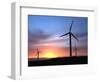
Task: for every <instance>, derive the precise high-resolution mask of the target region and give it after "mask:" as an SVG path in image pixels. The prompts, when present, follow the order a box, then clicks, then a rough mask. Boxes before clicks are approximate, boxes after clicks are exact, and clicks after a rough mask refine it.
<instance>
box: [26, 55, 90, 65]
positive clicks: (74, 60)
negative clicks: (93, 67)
mask: <svg viewBox="0 0 100 82" xmlns="http://www.w3.org/2000/svg"><path fill="white" fill-rule="evenodd" d="M74 64H88V57H87V56H77V57H62V58H52V59H48V60H45V59H41V60H37V61H36V60H35V61H32V60H31V61H28V66H48V65H74Z"/></svg>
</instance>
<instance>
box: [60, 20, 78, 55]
mask: <svg viewBox="0 0 100 82" xmlns="http://www.w3.org/2000/svg"><path fill="white" fill-rule="evenodd" d="M72 25H73V21H72V23H71V25H70V28H69V32H68V33H65V34H63V35H61V36H60V37H63V36H67V35H69V47H70V56H72V40H71V37H72V36H73V37H74V38H75V39H76V40H77V41H78V39H77V37H76V36H75V35H74V34H73V33H72V32H71V30H72Z"/></svg>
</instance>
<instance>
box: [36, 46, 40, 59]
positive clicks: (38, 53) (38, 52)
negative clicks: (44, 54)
mask: <svg viewBox="0 0 100 82" xmlns="http://www.w3.org/2000/svg"><path fill="white" fill-rule="evenodd" d="M36 50H37V59H39V55H40V51H39V49H38V48H37V49H36Z"/></svg>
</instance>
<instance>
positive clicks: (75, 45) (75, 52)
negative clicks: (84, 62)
mask: <svg viewBox="0 0 100 82" xmlns="http://www.w3.org/2000/svg"><path fill="white" fill-rule="evenodd" d="M75 56H77V47H76V43H75Z"/></svg>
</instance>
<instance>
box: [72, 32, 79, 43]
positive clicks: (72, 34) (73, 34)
mask: <svg viewBox="0 0 100 82" xmlns="http://www.w3.org/2000/svg"><path fill="white" fill-rule="evenodd" d="M71 35H72V36H73V37H74V38H75V39H76V40H77V41H79V40H78V38H77V37H76V36H75V35H74V34H72V33H71Z"/></svg>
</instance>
